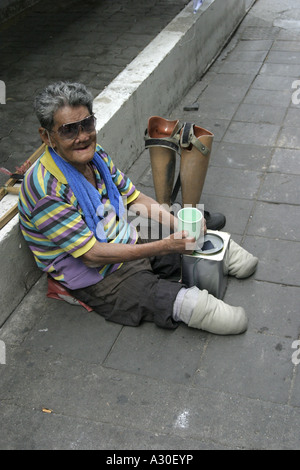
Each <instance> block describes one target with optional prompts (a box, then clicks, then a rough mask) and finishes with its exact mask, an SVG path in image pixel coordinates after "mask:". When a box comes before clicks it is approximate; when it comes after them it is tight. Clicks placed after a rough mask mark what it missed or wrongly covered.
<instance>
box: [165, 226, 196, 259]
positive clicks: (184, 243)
mask: <svg viewBox="0 0 300 470" xmlns="http://www.w3.org/2000/svg"><path fill="white" fill-rule="evenodd" d="M165 240H169V243H170V251H171V252H172V253H180V254H185V255H190V254H192V253H193V252H194V250H195V248H196V240H195V238H194V237H189V233H188V232H187V231H183V232H175V233H172V234H171V235H170V236H169V237H167V238H165Z"/></svg>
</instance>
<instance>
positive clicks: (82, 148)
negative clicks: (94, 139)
mask: <svg viewBox="0 0 300 470" xmlns="http://www.w3.org/2000/svg"><path fill="white" fill-rule="evenodd" d="M90 145H91V144H87V145H85V146H84V147H78V148H76V149H75V150H76V151H82V150H86V149H87V148H89V146H90Z"/></svg>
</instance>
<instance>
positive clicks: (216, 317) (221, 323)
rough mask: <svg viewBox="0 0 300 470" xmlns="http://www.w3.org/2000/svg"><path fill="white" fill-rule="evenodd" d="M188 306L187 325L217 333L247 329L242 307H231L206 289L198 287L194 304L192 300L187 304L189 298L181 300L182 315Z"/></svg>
mask: <svg viewBox="0 0 300 470" xmlns="http://www.w3.org/2000/svg"><path fill="white" fill-rule="evenodd" d="M193 289H195V288H193ZM190 307H192V309H193V310H192V314H191V317H190V319H189V322H188V326H189V327H191V328H198V329H200V330H204V331H209V332H210V333H215V334H218V335H237V334H240V333H243V332H244V331H246V329H247V326H248V319H247V316H246V313H245V311H244V309H243V308H242V307H232V306H231V305H228V304H225V302H223V301H222V300H220V299H217V298H216V297H214V296H213V295H211V294H209V293H208V292H207V290H199V289H198V297H197V302H196V304H195V303H194V301H193V303H192V305H191V306H189V299H188V298H186V299H184V300H183V303H182V306H181V310H182V312H181V315H182V317H184V316H186V312H188V311H190V310H191V308H190Z"/></svg>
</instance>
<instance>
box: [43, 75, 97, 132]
mask: <svg viewBox="0 0 300 470" xmlns="http://www.w3.org/2000/svg"><path fill="white" fill-rule="evenodd" d="M64 106H72V107H73V106H74V107H75V106H86V107H87V108H88V110H89V112H90V114H92V112H93V95H92V94H91V92H90V91H89V90H88V89H87V88H86V86H85V85H83V84H82V83H76V82H74V83H72V82H56V83H52V84H50V85H48V86H47V87H46V88H45V89H44V90H43V91H42V92H41V93H39V94H38V95H37V96H36V98H35V100H34V110H35V112H36V115H37V118H38V120H39V121H40V124H41V126H42V127H44V128H45V129H47V130H49V131H50V130H52V127H53V126H54V120H53V116H54V114H55V113H56V111H58V109H60V108H63V107H64Z"/></svg>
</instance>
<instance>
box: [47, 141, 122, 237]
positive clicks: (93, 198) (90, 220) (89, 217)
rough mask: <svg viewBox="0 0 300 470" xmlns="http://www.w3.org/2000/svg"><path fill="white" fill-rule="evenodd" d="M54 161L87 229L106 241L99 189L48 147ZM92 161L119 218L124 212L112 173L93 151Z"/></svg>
mask: <svg viewBox="0 0 300 470" xmlns="http://www.w3.org/2000/svg"><path fill="white" fill-rule="evenodd" d="M48 149H49V152H50V155H51V156H52V158H53V160H54V162H55V163H56V165H57V166H58V168H59V169H60V170H61V172H62V173H63V175H64V176H65V178H66V180H67V182H68V184H69V186H70V188H71V189H72V191H73V193H74V194H75V197H76V199H77V201H78V204H79V205H80V207H81V209H82V211H83V214H84V219H85V222H86V224H87V226H88V227H89V229H90V230H91V231H92V232H93V233H94V235H95V237H96V238H97V240H98V241H100V242H104V243H106V242H107V238H106V235H105V231H104V216H105V214H104V204H103V203H102V199H101V195H100V193H99V191H98V190H97V189H96V188H95V187H94V186H93V185H92V184H91V183H90V182H89V181H88V180H87V179H86V178H85V177H84V176H83V174H82V173H80V171H78V170H77V169H76V168H75V167H74V166H73V165H72V164H71V163H69V162H67V161H66V160H64V159H63V158H62V157H60V156H59V155H58V154H57V153H56V152H55V150H53V148H52V147H48ZM92 163H93V164H94V165H95V166H96V168H97V170H98V171H99V173H100V175H101V177H102V178H103V180H104V184H105V187H106V190H107V195H108V199H109V200H110V203H111V205H112V206H113V208H114V210H115V211H116V214H117V216H118V217H119V218H121V217H122V216H123V214H124V212H125V209H124V205H123V201H122V197H121V195H120V193H119V191H118V188H117V187H116V185H115V184H114V182H113V180H112V175H111V173H110V171H109V169H108V166H107V165H106V163H105V161H104V160H103V159H102V158H101V156H100V154H99V153H98V152H95V154H94V157H93V159H92Z"/></svg>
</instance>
